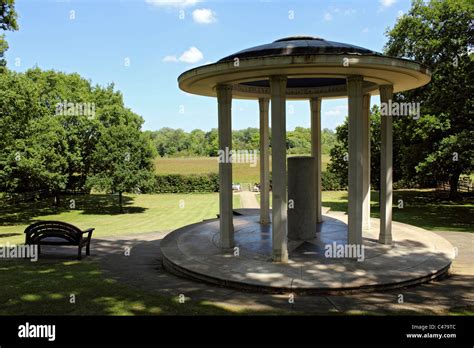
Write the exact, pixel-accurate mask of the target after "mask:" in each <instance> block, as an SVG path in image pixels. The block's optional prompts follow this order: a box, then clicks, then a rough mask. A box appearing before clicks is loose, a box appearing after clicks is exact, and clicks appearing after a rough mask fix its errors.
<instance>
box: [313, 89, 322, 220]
mask: <svg viewBox="0 0 474 348" xmlns="http://www.w3.org/2000/svg"><path fill="white" fill-rule="evenodd" d="M310 109H311V156H312V157H314V169H313V173H314V177H315V178H316V181H315V183H316V186H315V189H316V195H315V208H316V222H317V223H320V222H323V216H322V209H321V206H322V201H321V171H322V163H321V98H317V97H315V98H311V99H310Z"/></svg>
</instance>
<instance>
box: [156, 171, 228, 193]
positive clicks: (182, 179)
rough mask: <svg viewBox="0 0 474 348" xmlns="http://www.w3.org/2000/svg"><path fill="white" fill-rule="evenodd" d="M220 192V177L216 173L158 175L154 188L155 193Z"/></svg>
mask: <svg viewBox="0 0 474 348" xmlns="http://www.w3.org/2000/svg"><path fill="white" fill-rule="evenodd" d="M218 191H219V175H218V174H216V173H209V174H201V175H181V174H168V175H156V176H155V185H154V188H153V192H155V193H191V192H218Z"/></svg>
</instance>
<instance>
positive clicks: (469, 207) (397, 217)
mask: <svg viewBox="0 0 474 348" xmlns="http://www.w3.org/2000/svg"><path fill="white" fill-rule="evenodd" d="M378 194H379V193H378V192H376V191H372V193H371V197H370V200H371V209H370V213H371V214H370V215H371V217H374V218H379V217H380V207H379V203H378V200H379V197H378ZM259 198H260V197H258V199H259ZM322 200H323V206H324V207H329V208H331V210H333V211H343V212H347V192H346V191H323V192H322ZM399 200H402V201H403V208H399V207H398V204H399ZM270 202H271V195H270ZM473 216H474V197H472V196H471V197H469V196H465V197H464V198H461V199H460V200H459V201H456V202H453V201H450V200H447V199H446V198H442V197H440V195H439V193H438V192H436V191H435V190H397V191H394V192H393V220H394V221H399V222H403V223H406V224H410V225H413V226H417V227H421V228H424V229H427V230H430V231H459V232H471V233H473V232H474V220H473V218H472V217H473Z"/></svg>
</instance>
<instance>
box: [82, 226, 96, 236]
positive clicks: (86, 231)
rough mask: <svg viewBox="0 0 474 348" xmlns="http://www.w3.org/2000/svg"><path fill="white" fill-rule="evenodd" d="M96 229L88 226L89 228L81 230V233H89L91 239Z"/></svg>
mask: <svg viewBox="0 0 474 348" xmlns="http://www.w3.org/2000/svg"><path fill="white" fill-rule="evenodd" d="M94 230H95V228H88V229H87V230H84V231H81V233H82V234H84V233H88V236H87V238H88V239H91V237H92V232H94Z"/></svg>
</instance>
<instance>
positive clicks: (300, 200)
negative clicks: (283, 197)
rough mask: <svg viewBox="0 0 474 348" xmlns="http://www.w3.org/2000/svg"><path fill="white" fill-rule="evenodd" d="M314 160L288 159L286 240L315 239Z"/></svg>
mask: <svg viewBox="0 0 474 348" xmlns="http://www.w3.org/2000/svg"><path fill="white" fill-rule="evenodd" d="M314 161H315V158H314V157H309V156H300V157H288V239H289V240H310V239H313V238H316V207H315V203H316V198H315V196H316V193H317V191H316V178H315V177H314V173H313V168H314V167H315V164H314Z"/></svg>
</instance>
